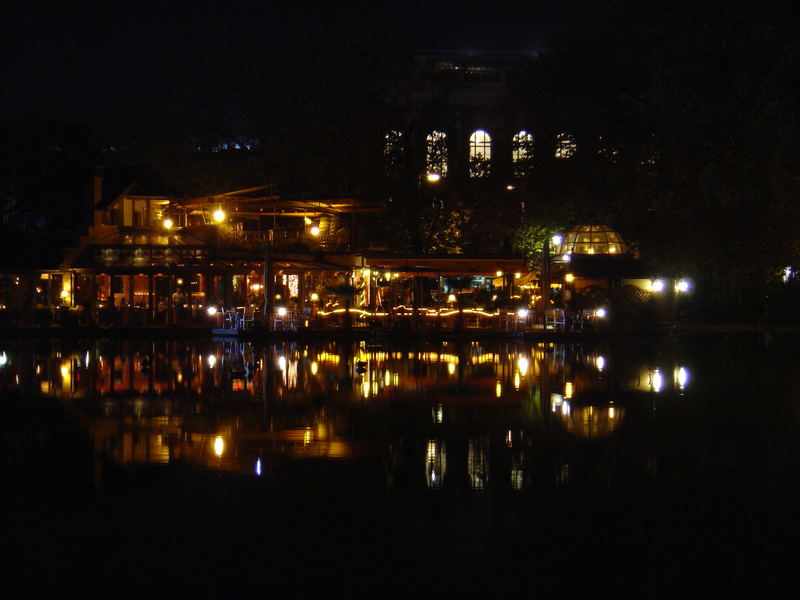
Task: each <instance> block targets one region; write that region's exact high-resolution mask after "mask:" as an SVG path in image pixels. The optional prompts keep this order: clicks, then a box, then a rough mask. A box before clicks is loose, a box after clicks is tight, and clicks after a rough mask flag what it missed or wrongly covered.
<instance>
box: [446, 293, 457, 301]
mask: <svg viewBox="0 0 800 600" xmlns="http://www.w3.org/2000/svg"><path fill="white" fill-rule="evenodd" d="M447 301H448V302H455V301H456V295H455V294H450V295H449V296H447Z"/></svg>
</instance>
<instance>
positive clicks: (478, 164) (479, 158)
mask: <svg viewBox="0 0 800 600" xmlns="http://www.w3.org/2000/svg"><path fill="white" fill-rule="evenodd" d="M491 159H492V138H491V136H489V134H488V133H486V132H485V131H483V130H482V129H479V130H478V131H474V132H473V133H472V135H471V136H469V176H470V177H486V176H487V175H488V174H489V164H490V161H491Z"/></svg>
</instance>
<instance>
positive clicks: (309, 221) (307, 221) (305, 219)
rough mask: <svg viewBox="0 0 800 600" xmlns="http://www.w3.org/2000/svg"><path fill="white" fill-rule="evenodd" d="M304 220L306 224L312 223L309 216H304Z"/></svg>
mask: <svg viewBox="0 0 800 600" xmlns="http://www.w3.org/2000/svg"><path fill="white" fill-rule="evenodd" d="M303 221H304V222H305V224H306V225H311V219H309V218H308V217H303Z"/></svg>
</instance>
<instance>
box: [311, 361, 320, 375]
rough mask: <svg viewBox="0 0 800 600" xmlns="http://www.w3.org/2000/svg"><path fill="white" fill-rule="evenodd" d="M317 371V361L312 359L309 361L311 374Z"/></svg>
mask: <svg viewBox="0 0 800 600" xmlns="http://www.w3.org/2000/svg"><path fill="white" fill-rule="evenodd" d="M317 371H319V364H318V363H317V361H313V362H312V363H311V374H312V375H316V374H317Z"/></svg>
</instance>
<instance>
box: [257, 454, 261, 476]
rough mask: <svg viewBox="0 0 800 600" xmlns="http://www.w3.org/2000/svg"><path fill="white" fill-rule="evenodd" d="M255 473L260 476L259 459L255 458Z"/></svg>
mask: <svg viewBox="0 0 800 600" xmlns="http://www.w3.org/2000/svg"><path fill="white" fill-rule="evenodd" d="M256 475H258V476H259V477H261V459H260V458H259V459H258V460H256Z"/></svg>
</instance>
